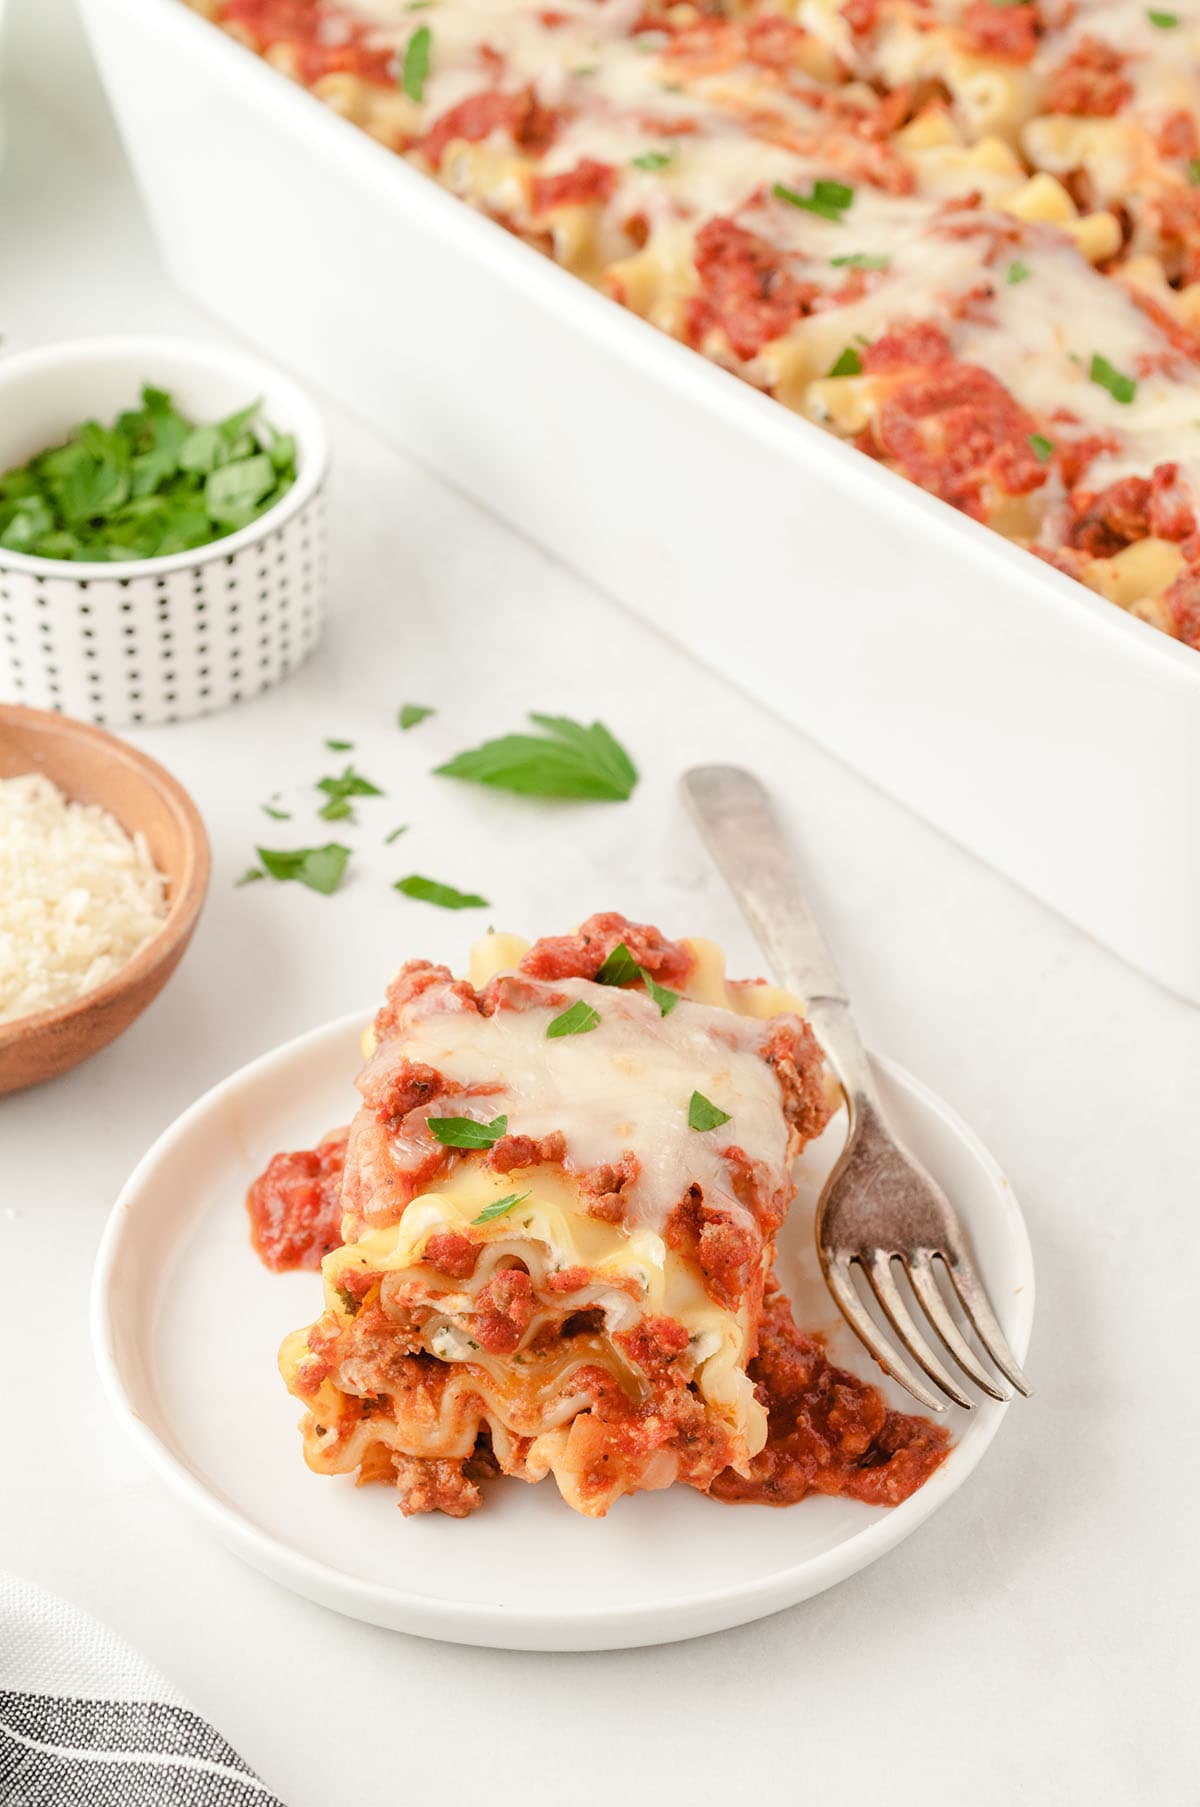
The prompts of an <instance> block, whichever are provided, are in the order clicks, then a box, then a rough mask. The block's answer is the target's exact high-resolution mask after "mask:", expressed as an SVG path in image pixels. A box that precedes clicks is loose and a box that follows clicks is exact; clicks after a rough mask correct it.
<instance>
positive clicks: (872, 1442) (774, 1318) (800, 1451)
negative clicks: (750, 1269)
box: [710, 1285, 950, 1506]
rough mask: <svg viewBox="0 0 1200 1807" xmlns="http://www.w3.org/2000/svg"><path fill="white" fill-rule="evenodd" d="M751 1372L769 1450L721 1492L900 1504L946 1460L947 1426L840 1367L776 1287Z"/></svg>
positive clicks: (721, 1482) (779, 1501)
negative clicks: (902, 1406) (892, 1401)
mask: <svg viewBox="0 0 1200 1807" xmlns="http://www.w3.org/2000/svg"><path fill="white" fill-rule="evenodd" d="M750 1377H751V1379H752V1380H753V1381H754V1382H755V1383H756V1386H757V1391H758V1396H759V1398H760V1400H761V1401H762V1403H763V1404H764V1405H765V1406H766V1408H767V1413H768V1422H769V1430H768V1433H767V1444H766V1448H765V1449H764V1450H762V1451H761V1453H760V1454H759V1455H757V1456H755V1458H754V1460H753V1462H752V1463H751V1465H750V1466H751V1473H750V1478H749V1479H748V1480H744V1479H743V1478H742V1476H741V1475H739V1474H735V1473H734V1471H733V1470H732V1468H727V1469H726V1470H725V1472H724V1473H723V1474H720V1475H718V1476H717V1479H716V1480H715V1481H714V1482H713V1485H712V1488H711V1490H710V1491H711V1492H712V1494H713V1496H714V1497H715V1498H716V1499H719V1500H725V1501H727V1502H729V1503H740V1504H750V1505H759V1506H793V1505H795V1503H796V1501H797V1500H802V1499H804V1497H805V1496H806V1495H807V1494H810V1493H829V1494H837V1495H840V1496H841V1497H842V1498H845V1499H853V1500H862V1501H863V1502H864V1504H866V1505H868V1506H898V1505H899V1504H900V1503H901V1501H902V1500H906V1499H908V1498H909V1496H910V1494H913V1493H915V1492H916V1490H917V1488H918V1487H920V1486H922V1485H923V1483H924V1482H925V1481H927V1480H928V1479H929V1477H930V1475H931V1474H932V1473H933V1472H934V1470H935V1469H936V1468H938V1467H939V1466H940V1465H941V1463H942V1462H944V1461H945V1459H946V1454H947V1451H948V1450H949V1447H950V1438H949V1433H948V1432H947V1431H945V1430H943V1429H942V1427H941V1426H940V1425H936V1424H931V1423H930V1422H929V1420H928V1419H926V1418H918V1417H916V1416H915V1415H914V1414H912V1413H909V1412H893V1411H891V1410H890V1409H889V1407H888V1405H887V1403H886V1401H885V1400H884V1398H883V1395H882V1394H881V1393H880V1391H879V1389H878V1387H873V1386H871V1385H870V1383H869V1382H867V1381H865V1380H859V1379H858V1377H857V1375H854V1374H851V1373H849V1372H848V1371H847V1370H846V1369H845V1368H836V1367H834V1365H833V1363H832V1362H831V1361H830V1360H829V1357H828V1356H827V1355H826V1353H825V1350H824V1346H823V1345H822V1343H821V1342H820V1340H819V1339H818V1338H817V1337H813V1336H807V1335H806V1334H805V1333H804V1332H803V1331H802V1330H798V1329H797V1328H796V1324H795V1320H794V1319H793V1317H792V1308H791V1305H790V1304H789V1302H788V1300H787V1298H786V1296H785V1295H784V1294H783V1293H782V1292H780V1291H779V1289H778V1288H777V1287H776V1286H774V1285H772V1287H771V1289H770V1290H769V1291H768V1293H767V1295H766V1298H765V1300H764V1302H763V1315H762V1321H761V1325H760V1330H759V1346H758V1354H757V1355H756V1356H755V1358H754V1360H753V1361H752V1362H751V1363H750Z"/></svg>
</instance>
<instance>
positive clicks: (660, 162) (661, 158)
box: [629, 151, 674, 170]
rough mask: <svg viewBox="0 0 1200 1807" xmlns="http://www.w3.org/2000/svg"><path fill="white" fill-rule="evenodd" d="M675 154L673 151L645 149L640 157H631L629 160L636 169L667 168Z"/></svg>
mask: <svg viewBox="0 0 1200 1807" xmlns="http://www.w3.org/2000/svg"><path fill="white" fill-rule="evenodd" d="M673 155H674V153H673V152H672V151H643V152H642V154H641V156H640V157H631V158H630V159H629V161H630V162H631V163H632V164H633V167H634V168H635V169H648V170H655V169H666V167H667V165H668V163H670V162H671V160H672V157H673Z"/></svg>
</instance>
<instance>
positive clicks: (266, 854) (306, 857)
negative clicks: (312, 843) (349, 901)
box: [254, 841, 350, 897]
mask: <svg viewBox="0 0 1200 1807" xmlns="http://www.w3.org/2000/svg"><path fill="white" fill-rule="evenodd" d="M254 851H255V852H256V853H257V855H258V857H259V859H260V860H261V861H262V863H263V868H264V870H265V871H266V872H267V873H268V874H269V875H270V877H271V878H274V879H278V880H280V882H281V883H282V882H284V881H285V880H288V879H295V880H296V882H297V883H298V884H301V885H307V886H308V888H309V890H310V891H319V892H320V893H321V895H322V896H323V897H328V896H330V894H331V893H332V892H334V891H336V890H337V888H338V886H339V885H340V884H341V882H342V878H343V876H344V874H345V871H346V862H347V860H348V859H349V858H350V849H349V848H348V847H343V846H342V845H341V844H340V843H339V842H337V841H328V842H327V843H326V844H325V846H324V847H290V848H271V847H256V848H255V850H254Z"/></svg>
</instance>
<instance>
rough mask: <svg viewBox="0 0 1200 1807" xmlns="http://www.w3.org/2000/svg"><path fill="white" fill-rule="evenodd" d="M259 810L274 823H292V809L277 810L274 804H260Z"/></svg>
mask: <svg viewBox="0 0 1200 1807" xmlns="http://www.w3.org/2000/svg"><path fill="white" fill-rule="evenodd" d="M259 808H260V809H261V810H262V813H263V815H264V816H270V818H271V820H272V822H290V821H291V819H292V812H291V810H290V809H276V807H275V805H274V804H273V803H260V804H259Z"/></svg>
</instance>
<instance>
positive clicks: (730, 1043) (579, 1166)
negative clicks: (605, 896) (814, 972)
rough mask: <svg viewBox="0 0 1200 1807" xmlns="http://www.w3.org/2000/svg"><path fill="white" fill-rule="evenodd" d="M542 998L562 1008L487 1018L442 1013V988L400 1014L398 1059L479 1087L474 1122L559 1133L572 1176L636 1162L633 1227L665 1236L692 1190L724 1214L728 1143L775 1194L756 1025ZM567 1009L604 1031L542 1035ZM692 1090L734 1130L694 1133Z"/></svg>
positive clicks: (581, 991)
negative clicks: (499, 1119) (626, 1159)
mask: <svg viewBox="0 0 1200 1807" xmlns="http://www.w3.org/2000/svg"><path fill="white" fill-rule="evenodd" d="M546 989H547V991H552V992H553V993H554V994H557V996H558V997H559V998H561V999H563V1000H564V1001H563V1002H558V1003H546V1004H533V1005H530V1006H529V1007H528V1008H526V1009H522V1010H511V1009H499V1010H497V1011H496V1012H495V1013H494V1014H493V1015H492V1016H480V1015H478V1014H476V1012H474V1011H471V1010H463V1011H456V1012H452V1013H448V1012H447V1011H446V1010H445V1008H444V1007H443V1006H442V1005H441V1003H440V996H439V994H438V993H437V992H436V991H429V992H426V993H424V994H423V995H422V996H421V997H419V998H417V999H415V1000H414V1001H413V1003H412V1004H411V1005H409V1006H407V1007H406V1008H405V1011H404V1022H403V1027H402V1030H401V1039H402V1042H403V1047H404V1053H405V1057H406V1058H407V1059H408V1060H410V1061H412V1062H414V1063H416V1064H421V1065H427V1066H430V1067H433V1068H434V1069H435V1070H436V1071H437V1072H439V1073H442V1074H443V1075H444V1076H445V1077H446V1078H447V1079H450V1080H454V1081H457V1082H458V1083H459V1084H461V1085H463V1086H466V1087H470V1088H480V1090H481V1091H482V1092H483V1096H482V1097H481V1098H480V1099H479V1100H477V1101H472V1109H471V1114H472V1115H477V1116H479V1117H481V1118H486V1119H488V1120H490V1119H491V1118H493V1117H495V1116H498V1115H501V1114H504V1115H506V1116H507V1118H508V1133H509V1134H510V1135H528V1136H534V1137H538V1138H541V1137H545V1136H549V1135H551V1134H553V1133H554V1132H555V1131H561V1132H562V1133H563V1134H564V1135H565V1137H566V1143H567V1159H568V1161H569V1163H570V1165H571V1167H572V1168H573V1169H575V1170H576V1171H585V1170H588V1169H591V1168H594V1167H599V1166H603V1165H606V1164H608V1163H610V1162H612V1163H616V1162H619V1161H620V1160H621V1157H622V1156H623V1155H625V1154H627V1153H632V1154H633V1155H635V1156H636V1158H637V1162H638V1177H637V1179H636V1181H635V1182H634V1183H633V1185H632V1186H631V1187H629V1188H628V1189H627V1190H626V1193H625V1197H626V1199H627V1200H628V1207H627V1211H626V1217H627V1219H628V1220H629V1221H630V1222H631V1224H637V1225H640V1226H642V1227H644V1228H649V1229H653V1230H661V1229H662V1228H663V1227H664V1226H665V1224H666V1222H667V1219H668V1218H669V1217H670V1215H671V1212H672V1211H673V1210H674V1208H675V1207H676V1205H678V1204H679V1202H680V1200H681V1199H682V1198H683V1197H684V1195H685V1194H686V1192H687V1190H688V1188H689V1186H691V1185H692V1184H697V1185H699V1186H701V1187H702V1188H703V1190H704V1193H705V1195H706V1196H707V1197H710V1198H713V1197H720V1198H721V1199H722V1200H724V1201H726V1202H727V1203H728V1202H729V1201H728V1185H729V1182H728V1170H727V1167H726V1163H725V1162H724V1161H723V1160H722V1158H721V1154H720V1151H721V1150H722V1149H724V1148H728V1147H729V1146H730V1145H731V1144H734V1145H736V1146H738V1147H740V1148H742V1149H744V1150H745V1152H746V1153H747V1155H749V1156H750V1158H751V1159H752V1160H758V1161H762V1162H763V1163H765V1165H766V1167H767V1169H768V1171H769V1172H770V1173H771V1175H772V1176H773V1177H774V1180H775V1183H776V1184H782V1183H783V1179H784V1175H785V1171H786V1161H787V1144H788V1131H787V1124H786V1122H785V1120H784V1116H783V1111H782V1109H781V1102H780V1092H779V1082H778V1080H777V1079H776V1077H775V1074H774V1071H773V1069H772V1068H771V1067H770V1066H768V1065H767V1064H766V1062H765V1061H764V1060H763V1059H762V1057H761V1055H760V1053H759V1049H760V1048H761V1046H762V1040H763V1029H762V1025H761V1023H756V1022H754V1021H753V1020H752V1019H749V1018H744V1017H739V1016H737V1015H735V1014H734V1013H733V1012H731V1011H729V1010H723V1009H720V1008H718V1007H715V1006H712V1005H707V1004H697V1003H693V1002H692V1001H691V1000H689V999H687V998H681V999H680V1001H679V1002H678V1003H677V1004H676V1005H675V1007H674V1009H673V1010H671V1011H670V1013H669V1014H668V1015H667V1016H663V1015H662V1014H661V1013H660V1011H659V1008H658V1005H657V1004H655V1003H654V1001H653V1000H652V999H651V998H650V997H648V996H647V995H646V994H645V993H643V992H638V991H624V990H619V989H617V988H615V987H612V986H605V985H596V984H593V983H591V982H590V981H589V980H585V979H563V980H556V981H555V982H554V984H553V987H547V988H546ZM575 1002H579V1003H583V1004H586V1005H589V1006H590V1007H591V1008H592V1009H594V1010H595V1011H596V1012H597V1014H598V1015H599V1019H600V1021H599V1024H598V1026H597V1027H596V1028H595V1029H592V1030H590V1031H588V1032H586V1033H584V1034H576V1035H563V1036H558V1037H550V1036H549V1035H548V1034H547V1029H548V1027H549V1025H550V1023H551V1022H552V1020H553V1019H554V1018H555V1017H557V1016H559V1015H561V1014H562V1012H563V1011H564V1010H565V1009H567V1008H568V1007H569V1006H570V1005H571V1004H572V1003H575ZM693 1092H700V1093H701V1094H702V1095H703V1096H704V1097H705V1098H707V1099H709V1100H710V1102H711V1103H713V1104H714V1105H716V1106H717V1108H718V1109H719V1110H722V1111H725V1112H726V1113H727V1114H728V1116H729V1122H728V1123H724V1124H722V1125H721V1126H720V1127H719V1128H718V1129H715V1130H708V1131H699V1130H695V1129H692V1128H690V1126H689V1123H688V1106H689V1102H690V1100H691V1097H692V1094H693ZM411 1209H412V1207H410V1210H411Z"/></svg>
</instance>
